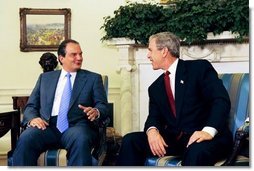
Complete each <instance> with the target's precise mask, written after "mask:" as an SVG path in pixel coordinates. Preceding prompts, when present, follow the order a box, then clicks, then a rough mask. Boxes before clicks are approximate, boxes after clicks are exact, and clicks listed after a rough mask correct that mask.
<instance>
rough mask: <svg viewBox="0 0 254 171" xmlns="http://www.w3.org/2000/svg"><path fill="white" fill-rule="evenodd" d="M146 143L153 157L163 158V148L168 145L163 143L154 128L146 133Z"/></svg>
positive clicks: (164, 152)
mask: <svg viewBox="0 0 254 171" xmlns="http://www.w3.org/2000/svg"><path fill="white" fill-rule="evenodd" d="M147 137H148V143H149V146H150V149H151V151H152V153H153V155H157V156H159V157H163V156H164V155H165V154H166V150H165V147H168V145H167V144H166V143H165V141H164V139H163V137H162V136H161V135H160V133H159V132H158V131H157V129H156V128H152V129H150V130H149V131H148V132H147Z"/></svg>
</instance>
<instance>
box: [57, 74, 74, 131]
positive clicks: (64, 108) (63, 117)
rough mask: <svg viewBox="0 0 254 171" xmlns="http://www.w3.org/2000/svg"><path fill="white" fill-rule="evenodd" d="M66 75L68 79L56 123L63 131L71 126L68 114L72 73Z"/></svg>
mask: <svg viewBox="0 0 254 171" xmlns="http://www.w3.org/2000/svg"><path fill="white" fill-rule="evenodd" d="M65 76H66V79H67V80H66V83H65V86H64V90H63V94H62V97H61V102H60V107H59V113H58V117H57V123H56V127H57V128H58V130H59V131H60V132H61V133H62V132H64V131H65V130H66V129H67V128H68V127H69V123H68V116H67V114H68V110H69V104H70V99H71V91H72V89H71V79H70V77H71V74H70V73H67V74H66V75H65Z"/></svg>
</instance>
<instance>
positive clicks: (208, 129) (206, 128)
mask: <svg viewBox="0 0 254 171" xmlns="http://www.w3.org/2000/svg"><path fill="white" fill-rule="evenodd" d="M202 131H205V132H207V133H208V134H210V135H211V136H212V137H214V136H215V135H216V134H217V133H218V131H217V130H216V129H215V128H213V127H210V126H205V127H204V128H203V129H202Z"/></svg>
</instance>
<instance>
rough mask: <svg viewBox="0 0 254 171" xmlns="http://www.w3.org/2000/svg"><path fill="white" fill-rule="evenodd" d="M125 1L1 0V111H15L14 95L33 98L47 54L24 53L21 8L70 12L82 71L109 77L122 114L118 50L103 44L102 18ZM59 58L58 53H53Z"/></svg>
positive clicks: (110, 87) (117, 110) (110, 93)
mask: <svg viewBox="0 0 254 171" xmlns="http://www.w3.org/2000/svg"><path fill="white" fill-rule="evenodd" d="M124 4H125V0H107V1H104V0H0V22H1V26H0V38H1V39H0V40H1V41H0V42H1V46H0V52H1V55H0V73H1V75H2V77H1V79H0V110H1V109H4V110H5V109H8V110H9V109H12V98H11V96H13V95H19V94H22V95H23V94H24V95H28V94H30V92H31V90H32V88H33V87H34V85H35V82H36V80H37V78H38V76H39V74H40V73H41V72H42V69H41V68H40V65H39V63H38V62H39V58H40V57H41V55H42V53H44V52H21V51H20V48H19V43H20V18H19V8H43V9H60V8H70V9H71V13H72V14H71V38H73V39H75V40H77V41H79V43H80V44H81V47H82V50H83V54H84V55H83V57H84V61H83V65H82V68H84V69H89V70H92V71H95V72H98V73H101V74H106V75H108V76H109V101H110V102H114V103H115V114H116V115H117V113H118V112H119V107H118V106H119V105H118V102H119V97H118V96H119V87H120V78H119V74H118V73H117V72H116V68H117V65H118V54H117V49H115V48H113V47H108V46H107V45H106V44H105V43H103V42H101V40H100V39H101V38H102V37H103V35H104V31H103V30H100V27H101V26H102V25H103V22H104V20H103V17H105V16H108V15H110V16H112V15H113V12H114V10H116V9H118V7H119V6H120V5H124ZM53 53H54V54H55V55H57V53H56V52H53Z"/></svg>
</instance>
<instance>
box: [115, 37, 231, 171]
mask: <svg viewBox="0 0 254 171" xmlns="http://www.w3.org/2000/svg"><path fill="white" fill-rule="evenodd" d="M179 56H180V40H179V38H178V37H176V36H175V35H174V34H172V33H170V32H162V33H158V34H155V35H152V36H151V37H150V38H149V47H148V55H147V57H148V59H149V60H150V61H151V63H152V66H153V69H154V70H157V69H162V70H163V72H164V73H163V74H161V76H159V77H158V78H157V79H156V80H155V81H154V82H153V83H152V84H151V86H150V87H149V89H148V94H149V114H148V117H147V120H146V122H145V127H144V132H134V133H129V134H127V135H125V136H124V137H123V140H122V146H121V149H120V154H119V158H118V162H117V164H118V165H123V166H136V165H144V162H145V159H146V157H151V156H157V157H163V156H165V155H180V156H182V157H183V160H182V165H184V166H210V165H214V164H215V163H216V161H218V160H219V159H222V158H225V157H226V156H227V155H228V154H229V152H230V150H231V147H232V134H231V132H230V131H229V128H228V127H227V125H228V124H227V120H228V118H229V111H230V106H231V104H230V99H229V95H228V93H227V91H226V89H225V88H224V86H223V84H222V81H221V80H220V79H219V78H218V75H217V72H216V71H215V69H214V68H213V67H212V65H211V64H210V63H209V62H208V61H206V60H192V61H184V60H181V59H179ZM166 73H170V76H168V75H166ZM169 77H170V79H169ZM169 80H170V81H169ZM167 81H168V83H167ZM169 82H170V85H171V90H172V94H171V96H172V99H173V100H172V101H173V102H172V104H171V103H170V101H171V99H170V98H169V95H167V94H168V93H167V88H166V85H168V84H169ZM166 83H167V84H166ZM168 87H170V86H168ZM169 94H170V93H169ZM173 103H175V104H173Z"/></svg>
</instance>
